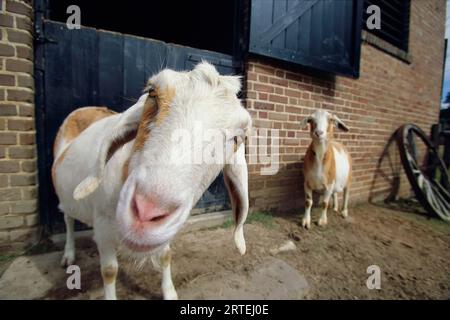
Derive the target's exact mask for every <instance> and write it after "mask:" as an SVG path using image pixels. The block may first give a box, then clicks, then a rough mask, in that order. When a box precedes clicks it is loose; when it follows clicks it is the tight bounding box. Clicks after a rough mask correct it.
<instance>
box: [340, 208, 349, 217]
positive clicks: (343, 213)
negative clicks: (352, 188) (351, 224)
mask: <svg viewBox="0 0 450 320" xmlns="http://www.w3.org/2000/svg"><path fill="white" fill-rule="evenodd" d="M341 216H342V217H343V218H347V217H348V210H347V209H345V210H342V212H341Z"/></svg>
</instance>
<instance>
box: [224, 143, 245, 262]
mask: <svg viewBox="0 0 450 320" xmlns="http://www.w3.org/2000/svg"><path fill="white" fill-rule="evenodd" d="M233 157H234V159H233V161H232V163H231V164H227V165H225V167H224V168H223V176H224V180H225V185H226V186H227V189H228V194H229V196H230V200H231V207H232V209H233V218H234V222H235V229H234V242H235V244H236V246H237V248H238V250H239V253H240V254H242V255H243V254H245V251H246V246H245V238H244V223H245V220H246V219H247V214H248V207H249V203H248V171H247V162H246V160H245V143H244V142H242V143H241V144H240V145H239V146H238V149H237V150H236V152H235V154H234V156H233Z"/></svg>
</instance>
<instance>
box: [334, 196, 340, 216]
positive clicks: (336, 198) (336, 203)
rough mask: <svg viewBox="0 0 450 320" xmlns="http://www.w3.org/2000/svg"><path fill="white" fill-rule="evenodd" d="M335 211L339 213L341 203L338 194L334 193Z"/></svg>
mask: <svg viewBox="0 0 450 320" xmlns="http://www.w3.org/2000/svg"><path fill="white" fill-rule="evenodd" d="M333 210H334V211H336V212H339V202H338V194H337V192H335V193H333Z"/></svg>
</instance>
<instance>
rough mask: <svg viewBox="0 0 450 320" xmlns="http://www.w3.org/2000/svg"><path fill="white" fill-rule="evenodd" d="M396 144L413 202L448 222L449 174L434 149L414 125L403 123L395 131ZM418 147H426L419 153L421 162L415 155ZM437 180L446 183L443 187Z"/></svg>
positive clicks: (417, 155)
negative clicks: (409, 185)
mask: <svg viewBox="0 0 450 320" xmlns="http://www.w3.org/2000/svg"><path fill="white" fill-rule="evenodd" d="M397 143H398V147H399V150H400V157H401V160H402V163H403V167H404V168H405V172H406V175H407V177H408V180H409V182H410V184H411V186H412V188H413V190H414V193H415V194H416V197H417V200H418V201H419V202H420V203H421V204H422V206H423V207H424V208H425V209H426V210H427V211H428V212H429V213H433V214H435V215H437V216H439V217H440V218H441V219H443V220H445V221H447V222H450V190H449V189H448V185H449V184H448V182H449V175H448V172H447V168H446V166H445V164H444V161H443V160H442V158H441V157H439V154H438V150H437V149H436V147H435V146H434V145H433V143H432V142H431V141H430V140H429V139H428V137H427V135H426V134H425V133H424V132H423V131H422V130H421V129H420V128H419V127H418V126H416V125H414V124H405V125H403V126H402V127H400V128H399V129H398V131H397ZM420 146H424V147H426V150H424V151H425V152H422V155H424V157H423V158H422V159H421V157H420V155H419V154H420V153H421V152H420V150H419V149H420V148H419V147H420ZM422 149H424V148H422ZM431 159H433V161H431ZM440 181H441V182H442V181H446V182H447V183H445V186H444V185H443V184H441V182H440Z"/></svg>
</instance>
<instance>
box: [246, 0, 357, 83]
mask: <svg viewBox="0 0 450 320" xmlns="http://www.w3.org/2000/svg"><path fill="white" fill-rule="evenodd" d="M362 11H363V2H362V1H359V0H349V1H335V0H310V1H303V0H251V18H250V44H249V52H250V53H254V54H258V55H261V56H266V57H270V58H274V59H277V60H282V61H286V62H288V63H291V64H295V65H301V66H303V67H307V68H312V69H314V70H321V71H325V72H327V73H333V74H341V75H347V76H352V77H358V76H359V58H360V44H361V25H362Z"/></svg>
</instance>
